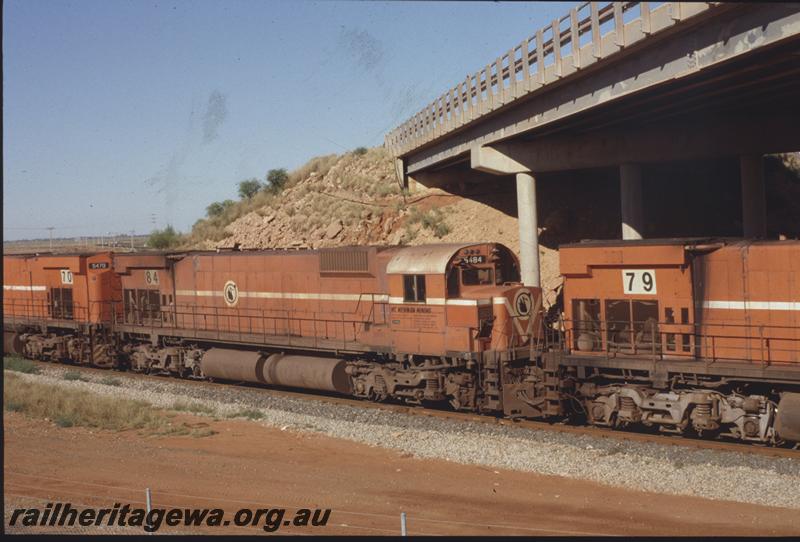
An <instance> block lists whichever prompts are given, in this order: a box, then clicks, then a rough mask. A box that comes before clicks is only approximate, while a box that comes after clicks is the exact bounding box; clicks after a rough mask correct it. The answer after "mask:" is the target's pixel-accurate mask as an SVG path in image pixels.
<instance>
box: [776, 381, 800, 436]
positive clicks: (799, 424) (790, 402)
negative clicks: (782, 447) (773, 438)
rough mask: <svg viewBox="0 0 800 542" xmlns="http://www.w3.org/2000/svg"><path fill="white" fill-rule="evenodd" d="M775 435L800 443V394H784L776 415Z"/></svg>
mask: <svg viewBox="0 0 800 542" xmlns="http://www.w3.org/2000/svg"><path fill="white" fill-rule="evenodd" d="M775 433H777V435H778V436H779V437H780V438H782V439H784V440H790V441H792V442H800V393H790V392H787V393H784V394H783V395H782V396H781V400H780V402H779V403H778V412H777V414H776V415H775Z"/></svg>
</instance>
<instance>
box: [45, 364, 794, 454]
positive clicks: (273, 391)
mask: <svg viewBox="0 0 800 542" xmlns="http://www.w3.org/2000/svg"><path fill="white" fill-rule="evenodd" d="M31 361H32V362H33V363H34V364H36V365H38V366H41V367H53V366H55V367H60V368H65V369H69V370H76V371H80V372H85V373H92V374H102V375H105V376H108V374H109V370H108V369H101V368H98V367H89V366H85V365H66V364H53V363H49V362H43V361H34V360H31ZM113 374H114V375H119V376H121V377H124V378H134V379H142V380H153V381H157V380H163V379H164V378H166V377H164V376H159V375H146V374H142V373H133V372H116V371H115V372H114V373H113ZM169 381H170V382H172V383H180V384H183V385H186V386H195V387H216V386H227V387H230V388H237V387H245V388H247V389H249V390H254V391H256V392H258V393H265V394H268V395H271V396H274V397H291V398H294V399H300V400H313V401H320V402H324V403H330V404H339V405H348V406H351V407H356V408H368V409H379V410H384V411H389V412H397V413H402V414H409V415H413V416H428V417H432V418H440V419H447V420H453V421H458V422H474V423H483V424H499V425H505V426H513V427H521V428H525V429H532V430H537V431H551V432H558V433H569V434H574V435H587V436H591V437H595V438H607V439H613V440H618V441H620V442H625V441H628V442H642V443H648V442H649V443H655V444H660V445H667V446H679V447H686V448H695V449H707V450H715V451H723V452H739V453H745V454H753V455H762V456H769V457H789V458H794V459H800V450H797V449H790V448H775V447H768V446H760V445H756V444H747V443H738V442H728V441H717V440H702V439H699V438H691V437H685V436H681V435H665V434H651V433H643V432H634V431H628V430H626V431H621V430H615V429H609V428H605V427H597V426H577V425H568V424H565V423H550V422H545V421H536V420H510V419H507V418H497V417H492V416H485V415H479V414H472V413H467V412H454V411H447V410H437V409H432V408H426V407H421V406H409V405H402V404H394V403H374V402H369V401H364V400H360V399H352V398H349V397H340V396H336V395H333V394H325V393H323V392H314V391H292V390H288V389H280V388H266V387H262V386H257V385H253V384H247V383H232V382H219V381H217V382H208V381H203V380H184V379H177V378H169Z"/></svg>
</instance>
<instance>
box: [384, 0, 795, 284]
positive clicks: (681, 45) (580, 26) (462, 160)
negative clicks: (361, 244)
mask: <svg viewBox="0 0 800 542" xmlns="http://www.w3.org/2000/svg"><path fill="white" fill-rule="evenodd" d="M531 9H535V7H534V6H532V7H531ZM385 146H386V147H387V148H388V149H390V150H391V151H392V152H393V154H394V156H395V157H396V167H397V171H398V175H400V176H401V178H402V179H403V182H404V183H405V185H406V186H413V185H414V184H415V183H421V184H422V185H425V186H444V185H447V184H449V183H452V182H455V181H458V180H459V179H463V178H464V177H472V178H473V182H474V181H475V180H476V179H477V180H478V181H480V182H486V181H491V179H492V176H496V175H506V176H508V175H514V176H515V177H516V190H517V192H516V193H517V209H518V216H519V226H520V259H521V264H522V273H523V281H524V282H525V283H526V284H531V285H539V282H540V280H539V262H538V258H539V254H538V249H537V246H538V223H537V211H536V209H537V203H536V177H537V174H542V173H546V172H554V171H565V170H575V169H586V168H601V167H606V168H607V167H615V168H618V171H619V182H620V198H621V202H620V209H621V228H620V234H621V237H622V238H623V239H640V238H641V236H642V224H643V219H644V217H643V211H642V181H643V178H642V167H643V164H647V163H656V162H659V163H662V162H668V161H680V160H687V159H698V158H704V157H715V156H732V157H738V160H739V162H740V168H739V169H740V173H741V175H740V180H739V181H740V182H741V191H742V223H743V232H742V233H743V235H744V236H745V237H752V238H758V237H764V236H765V235H766V203H765V192H764V174H763V161H762V158H763V155H765V154H770V153H781V152H794V151H798V150H800V3H752V4H726V3H719V2H708V3H686V2H659V3H653V2H613V3H608V2H600V3H583V4H580V5H577V6H576V7H575V8H573V9H572V10H571V11H570V12H569V13H568V14H565V15H564V16H563V17H561V18H560V19H558V20H554V21H553V22H552V23H551V24H550V25H548V26H546V27H545V28H542V29H540V30H538V31H537V32H536V33H535V34H534V35H533V36H532V37H530V38H528V39H525V40H523V41H522V42H521V43H519V44H517V45H516V46H515V47H512V48H511V49H509V50H508V52H507V53H505V54H503V55H502V56H500V57H498V58H497V59H495V60H494V61H493V62H491V63H489V64H487V65H485V66H484V67H483V68H481V69H480V70H478V71H477V72H476V73H474V74H472V75H469V76H467V77H466V78H465V79H464V80H463V81H461V82H459V83H457V84H456V85H454V86H453V87H452V88H451V89H449V90H447V92H445V93H444V94H442V95H441V96H439V97H438V98H437V99H436V100H434V102H433V103H431V104H429V105H428V106H427V107H425V108H423V109H422V110H421V111H420V112H419V113H417V114H416V115H414V116H413V117H411V118H410V119H408V120H407V121H406V122H404V123H403V124H402V125H400V126H398V127H397V128H395V129H394V130H392V131H391V132H390V133H389V134H388V135H386V138H385Z"/></svg>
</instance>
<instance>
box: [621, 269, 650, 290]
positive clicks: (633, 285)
mask: <svg viewBox="0 0 800 542" xmlns="http://www.w3.org/2000/svg"><path fill="white" fill-rule="evenodd" d="M622 291H623V292H624V293H626V294H653V295H655V293H656V270H655V269H623V270H622Z"/></svg>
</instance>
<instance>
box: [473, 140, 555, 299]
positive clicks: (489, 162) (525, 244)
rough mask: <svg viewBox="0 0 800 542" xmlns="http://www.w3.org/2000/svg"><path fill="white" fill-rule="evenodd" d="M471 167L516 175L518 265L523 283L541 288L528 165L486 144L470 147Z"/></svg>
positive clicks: (532, 182)
mask: <svg viewBox="0 0 800 542" xmlns="http://www.w3.org/2000/svg"><path fill="white" fill-rule="evenodd" d="M470 165H471V166H472V169H477V170H478V171H483V172H486V173H491V174H492V175H515V176H516V179H517V217H518V220H517V221H518V222H519V264H520V275H521V277H520V278H521V279H522V283H523V284H524V285H526V286H535V287H537V288H541V286H542V280H541V272H540V270H539V221H538V219H537V212H536V179H534V177H533V174H532V173H531V167H530V166H529V165H527V164H524V163H521V162H518V161H516V160H514V159H513V158H512V157H509V156H508V155H506V154H503V153H502V152H500V151H498V150H497V149H495V148H493V147H489V146H485V147H481V146H475V147H472V148H471V149H470Z"/></svg>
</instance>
